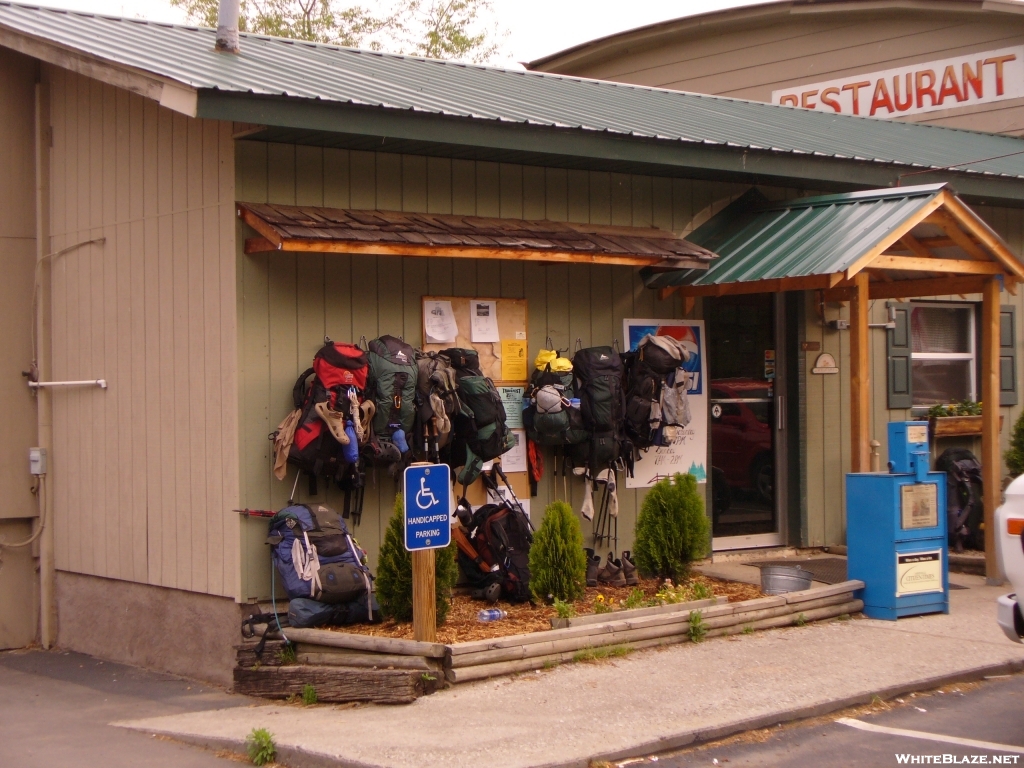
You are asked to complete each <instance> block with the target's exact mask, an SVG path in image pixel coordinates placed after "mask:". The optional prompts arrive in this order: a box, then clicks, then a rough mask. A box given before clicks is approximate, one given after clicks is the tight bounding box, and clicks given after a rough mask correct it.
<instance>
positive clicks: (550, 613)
mask: <svg viewBox="0 0 1024 768" xmlns="http://www.w3.org/2000/svg"><path fill="white" fill-rule="evenodd" d="M694 582H699V583H703V584H704V585H706V586H708V587H710V588H711V590H712V592H713V593H714V595H715V596H716V597H727V598H729V602H730V603H733V602H738V601H741V600H752V599H754V598H757V597H764V594H763V593H762V592H761V590H760V589H759V588H758V587H756V586H754V585H753V584H743V583H740V582H736V581H722V580H720V579H713V578H710V577H708V576H703V575H700V574H695V575H694V576H692V577H691V578H690V579H689V580H688V581H687V582H686V583H687V584H692V583H694ZM660 587H661V582H660V581H659V580H658V579H641V580H640V589H642V590H643V591H644V596H645V597H646V598H652V597H654V595H655V594H656V593H657V591H658V589H659V588H660ZM633 589H635V587H611V586H608V585H606V584H602V585H600V586H598V587H587V590H586V594H585V595H584V597H583V598H582V599H581V600H577V601H576V603H575V604H574V607H575V609H576V614H577V615H578V616H582V615H585V614H589V613H594V604H595V602H597V600H598V595H603V596H604V602H605V603H612V604H613V605H618V604H619V603H620V602H621V601H622V600H625V599H626V598H627V597H628V596H629V594H630V592H632V591H633ZM488 607H490V606H488V605H487V603H485V602H483V601H481V600H473V599H471V598H470V597H469V596H468V595H458V594H457V595H455V596H454V597H453V598H452V606H451V609H450V610H449V612H448V618H447V620H446V621H445V623H444V624H442V625H441V626H439V627H438V628H437V641H438V642H439V643H445V644H452V643H462V642H467V641H470V640H489V639H491V638H495V637H506V636H508V635H520V634H524V633H526V632H542V631H544V630H548V629H551V619H552V618H554V617H555V616H556V613H555V609H554V607H552V606H550V605H544V604H537V605H530V604H529V603H521V604H516V605H512V604H509V603H506V602H504V601H502V602H501V603H499V604H498V607H499V608H501V609H502V610H504V611H507V612H508V618H506V619H502V620H501V621H493V622H489V623H485V622H480V621H477V618H476V615H477V613H478V612H479V611H480V610H481V609H482V608H488ZM608 616H609V618H613V614H608ZM337 631H339V632H351V633H356V634H360V635H372V636H375V637H391V638H397V639H402V640H412V639H413V638H412V623H411V622H402V623H398V622H395V621H392V620H390V619H389V620H388V621H385V622H384V623H383V624H356V625H353V626H349V627H340V628H338V629H337Z"/></svg>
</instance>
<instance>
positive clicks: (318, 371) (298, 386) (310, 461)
mask: <svg viewBox="0 0 1024 768" xmlns="http://www.w3.org/2000/svg"><path fill="white" fill-rule="evenodd" d="M367 371H368V367H367V361H366V353H365V352H363V350H361V349H360V348H359V347H357V346H355V345H353V344H338V343H336V342H333V341H331V340H330V339H329V338H325V339H324V346H323V347H321V348H320V350H319V351H318V352H317V353H316V356H315V357H314V358H313V367H312V368H307V369H306V370H305V371H303V372H302V373H301V374H300V375H299V378H298V379H296V381H295V386H294V387H293V388H292V400H293V402H294V404H295V408H296V409H298V410H300V411H301V416H300V417H299V422H298V424H297V426H296V427H295V437H294V439H293V441H292V446H291V449H290V450H289V452H288V462H289V463H290V464H292V465H293V466H295V467H297V468H298V469H299V470H300V471H301V472H305V473H306V475H307V476H308V478H309V493H310V495H312V496H315V495H316V494H317V478H318V477H324V478H325V479H327V480H331V479H333V480H334V481H335V482H336V483H337V484H338V486H339V487H341V488H343V489H344V490H345V491H346V504H345V507H346V508H345V512H344V513H343V514H344V516H345V517H349V515H350V514H351V513H354V514H355V515H356V520H357V522H358V515H359V512H360V508H361V506H362V505H361V501H359V502H357V504H356V506H355V507H354V508H353V507H352V504H351V502H350V499H349V496H350V493H349V492H350V491H353V490H359V491H360V493H359V496H360V497H361V490H362V482H363V474H362V471H361V468H360V466H359V447H360V446H359V441H358V439H357V435H356V429H355V424H356V422H357V421H358V420H359V418H360V414H359V413H358V407H357V406H356V405H353V403H352V398H351V397H350V394H349V393H350V391H354V392H355V394H356V400H357V402H362V400H363V390H364V389H365V387H366V376H367ZM325 416H326V417H327V418H329V419H331V420H332V422H333V426H334V427H335V430H336V431H338V432H339V433H342V432H343V433H344V435H345V440H344V442H343V441H341V440H339V439H338V438H336V437H335V435H334V433H333V432H332V430H331V425H328V424H327V422H325V421H324V418H325Z"/></svg>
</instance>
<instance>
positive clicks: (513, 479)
mask: <svg viewBox="0 0 1024 768" xmlns="http://www.w3.org/2000/svg"><path fill="white" fill-rule="evenodd" d="M439 301H440V302H451V310H452V316H453V317H454V320H455V324H456V326H457V333H456V337H455V340H454V341H447V342H444V343H442V344H434V343H427V318H426V314H427V311H428V307H433V306H435V305H434V302H439ZM477 302H494V308H495V310H496V315H497V318H496V319H497V334H498V339H499V340H498V341H493V342H492V341H483V342H474V341H473V334H472V322H471V312H472V311H473V308H474V306H475V303H477ZM421 311H422V313H423V349H424V350H425V351H427V352H440V351H441V350H444V349H449V348H451V347H461V348H463V349H473V350H475V351H476V353H477V354H478V355H479V356H480V370H481V372H482V373H483V374H484V376H487V377H488V378H489V379H491V380H492V381H493V382H494V383H495V386H497V388H498V393H499V394H500V395H501V397H502V400H503V401H504V404H505V413H506V416H507V419H508V421H507V424H508V427H509V429H511V430H512V431H513V434H515V435H516V438H517V440H518V441H519V446H518V447H517V448H515V449H513V450H512V451H509V453H508V454H506V455H505V456H503V457H502V461H501V464H502V467H504V468H505V471H506V473H507V475H508V479H509V484H510V485H511V486H512V488H513V490H514V491H515V493H516V496H517V497H518V498H519V500H520V502H521V503H522V505H523V509H524V511H525V512H526V514H527V515H529V514H530V479H529V474H528V473H527V471H526V470H527V466H526V432H525V431H524V430H523V423H522V410H521V405H520V404H521V402H522V395H523V388H524V387H525V385H526V382H527V380H528V379H529V376H530V373H531V372H532V370H533V363H532V362H531V361H530V360H529V359H528V356H529V346H528V343H527V338H526V330H527V328H528V325H527V314H526V299H490V298H479V297H478V298H468V297H465V296H424V297H423V306H422V310H421ZM503 342H513V344H512V347H513V348H514V349H513V351H514V352H515V353H517V354H519V355H521V359H520V360H519V361H518V362H519V365H518V370H520V371H521V372H522V374H521V375H517V376H511V377H510V376H507V375H503V373H502V371H503V366H502V356H503V351H502V350H503V347H504V349H505V351H508V350H509V345H507V344H503ZM515 342H518V343H515ZM512 367H513V368H516V367H517V366H512ZM505 370H506V371H508V370H509V367H508V366H506V367H505ZM488 464H489V462H488ZM485 468H489V467H488V465H485ZM466 498H467V499H468V501H469V502H470V504H471V505H473V506H479V505H480V504H486V503H487V499H488V496H487V491H486V489H485V488H484V484H483V479H482V478H481V479H478V480H477V481H476V482H475V483H473V484H472V485H471V486H470V487H469V488H468V489H467V492H466Z"/></svg>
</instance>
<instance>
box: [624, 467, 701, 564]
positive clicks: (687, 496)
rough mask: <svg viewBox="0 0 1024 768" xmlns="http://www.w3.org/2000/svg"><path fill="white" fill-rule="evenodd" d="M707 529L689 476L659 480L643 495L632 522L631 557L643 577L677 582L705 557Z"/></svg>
mask: <svg viewBox="0 0 1024 768" xmlns="http://www.w3.org/2000/svg"><path fill="white" fill-rule="evenodd" d="M709 533H710V526H709V525H708V518H707V516H706V515H705V514H704V501H703V499H701V497H700V494H699V493H698V492H697V480H696V479H695V478H694V477H693V475H689V474H687V475H676V476H675V477H673V478H672V479H671V480H668V479H666V480H662V481H660V482H659V483H657V484H656V485H655V486H654V487H653V488H651V489H650V490H649V491H648V492H647V497H646V498H645V499H644V503H643V505H642V506H641V507H640V514H639V515H637V519H636V531H635V537H634V540H635V543H634V546H633V554H634V556H635V558H636V560H635V562H636V565H637V568H638V569H639V570H640V572H641V573H642V574H644V575H645V576H660V577H661V578H668V579H673V580H676V581H678V580H679V579H680V578H683V577H685V576H686V574H687V572H688V571H689V567H690V563H691V562H692V561H694V560H697V559H699V558H701V557H704V555H705V554H706V553H707V550H708V541H709V535H708V534H709Z"/></svg>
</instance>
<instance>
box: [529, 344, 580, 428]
mask: <svg viewBox="0 0 1024 768" xmlns="http://www.w3.org/2000/svg"><path fill="white" fill-rule="evenodd" d="M559 357H561V355H559ZM575 392H576V388H575V381H574V377H573V373H572V371H553V370H551V364H550V363H548V364H546V365H545V366H544V368H543V369H542V370H539V369H535V370H534V372H533V375H532V376H531V377H530V384H529V386H528V387H527V389H526V398H527V399H528V400H529V405H528V406H527V407H526V410H525V411H523V425H524V426H525V427H526V434H527V436H528V437H529V438H530V439H531V440H533V442H535V443H537V444H538V445H551V446H564V445H576V444H577V443H582V442H585V441H586V439H587V438H588V437H590V434H589V433H588V432H587V430H586V427H585V426H584V425H583V412H582V411H581V410H580V408H579V407H578V405H573V404H572V402H571V401H572V400H574V399H575V398H576V395H575Z"/></svg>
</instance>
